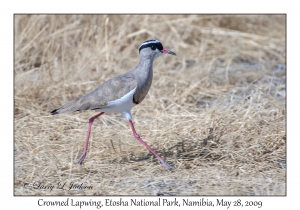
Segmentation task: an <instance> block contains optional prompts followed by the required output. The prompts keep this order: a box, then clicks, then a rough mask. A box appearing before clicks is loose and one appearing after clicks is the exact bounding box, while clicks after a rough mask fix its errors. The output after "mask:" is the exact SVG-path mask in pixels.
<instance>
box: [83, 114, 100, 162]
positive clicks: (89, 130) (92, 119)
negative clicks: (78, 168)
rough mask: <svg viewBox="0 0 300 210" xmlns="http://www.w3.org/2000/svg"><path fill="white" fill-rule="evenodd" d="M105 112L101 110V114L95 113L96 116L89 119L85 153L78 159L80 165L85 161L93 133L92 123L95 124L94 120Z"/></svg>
mask: <svg viewBox="0 0 300 210" xmlns="http://www.w3.org/2000/svg"><path fill="white" fill-rule="evenodd" d="M103 114H104V112H100V113H99V114H97V115H95V116H94V117H92V118H90V120H89V125H88V132H87V136H86V140H85V145H84V149H83V153H82V155H81V156H80V158H79V159H78V163H79V164H80V165H81V164H82V162H83V161H84V158H85V156H86V152H87V148H88V145H89V139H90V134H91V130H92V124H93V122H94V120H95V119H96V118H98V117H100V116H101V115H103Z"/></svg>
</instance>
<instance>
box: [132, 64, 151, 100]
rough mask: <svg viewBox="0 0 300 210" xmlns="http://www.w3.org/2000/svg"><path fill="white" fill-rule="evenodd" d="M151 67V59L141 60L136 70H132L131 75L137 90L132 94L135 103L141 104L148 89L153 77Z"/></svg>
mask: <svg viewBox="0 0 300 210" xmlns="http://www.w3.org/2000/svg"><path fill="white" fill-rule="evenodd" d="M152 65H153V60H152V59H141V60H140V62H139V64H138V65H137V66H136V68H135V69H133V72H132V73H133V74H134V77H135V78H136V81H137V89H136V93H135V94H134V101H135V102H136V103H140V102H142V101H143V100H144V98H145V97H146V95H147V93H148V91H149V89H150V86H151V83H152V77H153V70H152Z"/></svg>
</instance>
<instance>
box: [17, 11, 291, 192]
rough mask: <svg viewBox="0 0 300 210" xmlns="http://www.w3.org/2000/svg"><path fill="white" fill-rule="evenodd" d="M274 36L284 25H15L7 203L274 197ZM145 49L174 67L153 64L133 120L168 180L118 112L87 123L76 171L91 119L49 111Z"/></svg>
mask: <svg viewBox="0 0 300 210" xmlns="http://www.w3.org/2000/svg"><path fill="white" fill-rule="evenodd" d="M285 27H286V17H285V16H284V15H15V68H14V75H15V81H14V82H15V96H14V100H15V107H14V127H15V138H14V170H15V171H14V176H15V177H14V189H15V190H14V193H15V195H285V194H286V124H285V123H286V121H285V120H286V104H285V102H286V101H285V99H286V66H285V63H286V60H285V56H286V49H285V41H286V40H285V37H286V34H285ZM148 39H159V40H160V41H161V42H162V43H163V45H164V47H165V48H168V49H170V50H172V51H174V52H176V53H177V56H176V57H175V56H170V55H165V56H163V57H160V58H158V59H157V60H156V61H155V63H154V78H153V83H152V87H151V90H150V92H149V93H148V95H147V97H146V99H145V100H144V101H143V102H142V103H141V104H140V105H139V106H136V107H135V108H133V109H132V114H133V117H134V118H133V120H134V123H135V126H136V129H137V132H138V133H139V134H140V135H141V137H142V138H143V139H144V140H145V141H146V142H148V144H149V145H150V146H152V147H153V148H154V149H155V150H156V151H157V152H158V153H159V154H161V155H162V156H163V157H164V158H165V159H166V160H167V161H168V162H169V163H170V164H171V165H173V166H175V167H176V170H174V171H170V170H167V169H166V168H164V167H163V166H162V165H161V164H160V163H159V161H158V160H157V159H156V158H155V157H154V156H153V155H151V154H149V153H148V151H147V150H146V148H144V147H143V145H141V144H140V143H139V142H137V141H136V140H135V139H134V138H133V136H132V133H131V130H130V127H129V124H128V122H127V121H126V120H125V119H124V118H123V116H121V115H120V114H117V113H116V114H107V115H106V114H105V115H103V116H101V117H100V118H99V119H97V120H96V121H95V123H94V125H93V130H92V134H91V143H90V145H89V151H88V155H87V158H86V160H85V162H84V165H83V166H82V167H80V166H79V165H78V164H77V159H78V157H79V156H80V154H81V152H82V149H83V145H84V141H85V135H86V130H87V121H88V119H89V118H90V117H91V116H93V115H95V114H96V112H94V111H85V112H81V113H70V114H63V115H56V116H51V115H50V112H51V111H52V110H53V109H55V108H57V107H59V106H60V105H62V104H64V103H66V102H68V101H69V100H72V99H74V98H76V97H78V96H80V95H82V94H85V93H86V92H88V91H90V90H92V89H94V88H96V87H97V86H98V85H100V84H102V83H103V82H105V81H106V80H108V79H110V78H111V77H113V76H116V75H118V74H121V73H124V72H126V71H128V70H130V69H132V68H133V67H135V65H136V64H137V62H138V60H139V58H138V47H139V45H140V44H141V43H142V42H143V41H145V40H148ZM63 183H66V184H65V186H64V189H65V190H62V189H59V187H58V185H59V184H61V185H60V186H62V184H63ZM71 183H75V184H78V185H80V184H81V183H82V186H86V188H85V189H74V188H73V189H71V190H68V189H67V187H69V186H70V185H71ZM52 185H53V186H54V188H53V189H52V190H50V189H49V188H50V186H52ZM42 186H44V188H45V189H41V188H43V187H42Z"/></svg>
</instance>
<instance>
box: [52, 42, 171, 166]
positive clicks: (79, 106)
mask: <svg viewBox="0 0 300 210" xmlns="http://www.w3.org/2000/svg"><path fill="white" fill-rule="evenodd" d="M139 53H140V61H139V63H138V65H137V66H136V67H135V68H134V69H132V70H131V71H129V72H127V73H124V74H121V75H119V76H116V77H114V78H112V79H110V80H108V81H106V82H105V83H103V84H102V85H100V86H99V87H97V88H96V89H95V90H93V91H91V92H89V93H87V94H85V95H83V96H80V97H79V98H76V99H74V100H72V101H70V102H68V103H66V104H65V105H63V106H61V107H60V108H58V109H55V110H53V111H52V112H51V114H52V115H55V114H61V113H65V112H74V111H81V110H97V111H100V113H99V114H97V115H95V116H94V117H92V118H90V119H89V124H88V132H87V137H86V141H85V146H84V150H83V153H82V155H81V156H80V158H79V159H78V163H79V164H82V162H83V161H84V159H85V157H86V154H87V148H88V143H89V138H90V133H91V128H92V124H93V122H94V120H95V119H96V118H98V117H100V116H101V115H102V114H104V113H105V112H120V113H122V114H123V115H124V116H125V117H126V119H127V120H128V121H129V124H130V127H131V129H132V132H133V135H134V137H135V138H136V139H137V140H139V141H140V142H141V143H142V144H143V145H144V146H145V147H146V148H147V149H148V150H149V151H150V152H152V153H153V155H155V157H157V158H158V159H159V161H160V162H161V163H162V164H163V165H164V166H166V167H167V168H169V169H174V167H173V166H171V165H169V164H168V163H167V162H166V161H165V160H164V159H162V158H161V157H160V156H159V155H158V154H157V153H156V152H155V151H154V150H153V149H152V148H151V147H150V146H148V144H147V143H146V142H145V141H143V139H142V138H141V137H140V136H139V135H138V134H137V133H136V131H135V128H134V126H133V123H132V116H131V113H130V110H131V108H132V107H134V106H135V105H137V104H139V103H141V102H142V101H143V100H144V98H145V97H146V95H147V93H148V91H149V89H150V86H151V83H152V77H153V70H152V66H153V61H154V60H155V58H157V57H159V56H161V55H163V54H171V55H176V54H175V53H174V52H172V51H170V50H167V49H165V48H163V46H162V44H161V42H160V41H158V40H148V41H145V42H144V43H143V44H141V46H140V48H139Z"/></svg>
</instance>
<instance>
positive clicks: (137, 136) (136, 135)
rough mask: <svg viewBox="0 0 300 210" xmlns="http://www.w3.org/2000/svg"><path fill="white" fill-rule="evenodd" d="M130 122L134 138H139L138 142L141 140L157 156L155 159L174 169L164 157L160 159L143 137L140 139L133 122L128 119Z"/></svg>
mask: <svg viewBox="0 0 300 210" xmlns="http://www.w3.org/2000/svg"><path fill="white" fill-rule="evenodd" d="M129 123H130V127H131V130H132V133H133V135H134V138H136V139H137V140H139V142H141V143H142V144H143V145H144V146H145V147H146V148H147V149H148V150H149V151H150V152H152V154H153V155H154V156H155V157H157V159H158V160H159V161H160V162H161V163H162V164H163V165H164V166H166V167H167V168H168V169H175V167H173V166H171V165H169V164H168V163H167V162H166V161H165V160H164V159H162V158H161V157H160V156H159V155H158V154H157V153H156V152H155V151H154V150H153V149H152V148H151V147H150V146H149V145H148V144H147V143H146V142H144V140H143V139H141V137H140V136H139V135H138V134H137V133H136V131H135V129H134V126H133V123H132V121H131V120H129Z"/></svg>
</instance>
